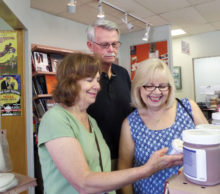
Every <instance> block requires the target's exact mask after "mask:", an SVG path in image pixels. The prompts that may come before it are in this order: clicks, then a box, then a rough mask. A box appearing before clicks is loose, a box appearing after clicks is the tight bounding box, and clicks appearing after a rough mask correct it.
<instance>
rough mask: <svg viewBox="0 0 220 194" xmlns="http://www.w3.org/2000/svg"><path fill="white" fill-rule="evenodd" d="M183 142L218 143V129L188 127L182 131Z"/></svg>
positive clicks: (219, 134)
mask: <svg viewBox="0 0 220 194" xmlns="http://www.w3.org/2000/svg"><path fill="white" fill-rule="evenodd" d="M182 138H183V141H184V142H187V143H191V144H200V145H214V144H220V132H219V130H206V129H189V130H184V131H183V132H182Z"/></svg>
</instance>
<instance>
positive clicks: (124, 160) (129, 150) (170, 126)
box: [118, 59, 208, 194]
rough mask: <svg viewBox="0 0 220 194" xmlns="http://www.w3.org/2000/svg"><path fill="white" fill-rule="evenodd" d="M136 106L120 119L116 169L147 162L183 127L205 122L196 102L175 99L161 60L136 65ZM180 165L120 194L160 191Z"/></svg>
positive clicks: (160, 193) (134, 100)
mask: <svg viewBox="0 0 220 194" xmlns="http://www.w3.org/2000/svg"><path fill="white" fill-rule="evenodd" d="M131 98H132V104H133V106H134V107H135V108H136V110H134V111H133V112H132V113H131V114H130V115H129V116H128V117H127V118H126V119H125V120H124V122H123V125H122V132H121V137H120V148H119V163H118V167H119V169H126V168H130V167H138V166H141V165H143V164H144V163H146V162H147V161H148V160H149V158H150V156H151V155H152V154H153V153H154V152H155V151H157V150H159V149H161V148H164V147H170V146H171V142H172V140H173V139H175V138H180V137H181V133H182V131H183V130H185V129H191V128H195V125H197V124H203V123H208V121H207V120H206V118H205V117H204V115H203V113H202V112H201V110H200V109H199V107H198V106H197V104H196V103H195V102H194V101H192V100H189V99H187V98H186V99H183V100H182V101H180V102H177V100H176V99H175V86H174V80H173V77H172V74H171V72H170V70H169V68H168V66H167V65H166V64H165V63H164V62H163V61H162V60H160V59H149V60H147V61H144V62H143V63H142V64H140V65H139V67H138V69H137V71H136V73H135V77H134V80H133V82H132V87H131ZM180 167H181V166H177V167H172V168H168V169H165V170H162V171H160V172H158V173H156V174H154V175H152V176H150V177H148V178H146V179H141V180H139V181H137V182H135V183H134V185H133V189H132V186H131V185H130V186H128V187H125V188H124V189H123V190H122V191H123V193H125V194H127V193H129V194H131V193H133V191H132V190H134V193H136V194H146V193H147V194H163V189H164V184H165V181H166V179H167V178H169V177H171V176H172V175H173V174H175V173H177V172H178V169H179V168H180Z"/></svg>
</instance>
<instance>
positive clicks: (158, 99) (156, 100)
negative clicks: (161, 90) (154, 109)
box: [149, 96, 162, 103]
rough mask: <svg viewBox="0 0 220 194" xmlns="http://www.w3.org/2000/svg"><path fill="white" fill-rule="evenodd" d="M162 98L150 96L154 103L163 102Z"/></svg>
mask: <svg viewBox="0 0 220 194" xmlns="http://www.w3.org/2000/svg"><path fill="white" fill-rule="evenodd" d="M161 98H162V96H149V99H150V100H151V101H152V102H154V103H157V102H159V101H160V100H161Z"/></svg>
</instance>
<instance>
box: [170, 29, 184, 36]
mask: <svg viewBox="0 0 220 194" xmlns="http://www.w3.org/2000/svg"><path fill="white" fill-rule="evenodd" d="M182 34H186V32H185V31H184V30H182V29H176V30H171V35H172V36H178V35H182Z"/></svg>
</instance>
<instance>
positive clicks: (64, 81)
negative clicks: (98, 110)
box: [53, 53, 101, 106]
mask: <svg viewBox="0 0 220 194" xmlns="http://www.w3.org/2000/svg"><path fill="white" fill-rule="evenodd" d="M100 67H101V63H100V59H99V57H98V56H93V55H90V54H85V53H73V54H70V55H68V56H66V57H65V58H64V59H63V61H62V62H61V63H60V64H59V65H58V68H57V74H56V78H57V86H56V87H55V89H54V91H53V98H54V100H55V102H57V103H62V104H64V105H66V106H72V105H74V102H75V99H76V97H77V96H78V94H79V90H80V88H79V86H78V84H77V82H78V81H79V80H81V79H83V78H86V77H95V75H96V74H97V73H98V72H99V73H101V69H100Z"/></svg>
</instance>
